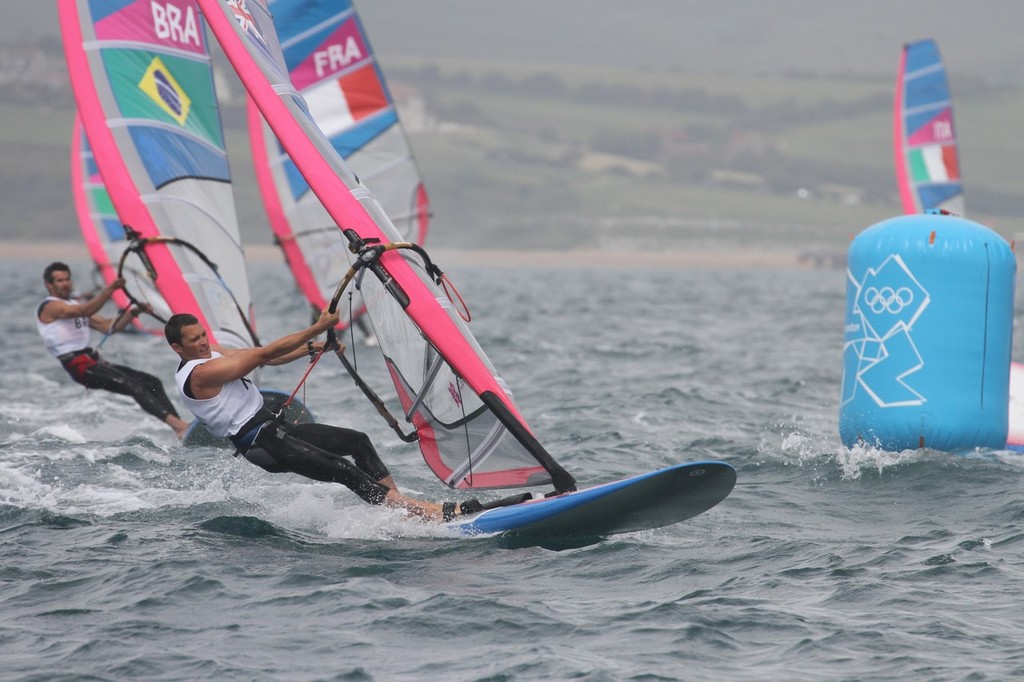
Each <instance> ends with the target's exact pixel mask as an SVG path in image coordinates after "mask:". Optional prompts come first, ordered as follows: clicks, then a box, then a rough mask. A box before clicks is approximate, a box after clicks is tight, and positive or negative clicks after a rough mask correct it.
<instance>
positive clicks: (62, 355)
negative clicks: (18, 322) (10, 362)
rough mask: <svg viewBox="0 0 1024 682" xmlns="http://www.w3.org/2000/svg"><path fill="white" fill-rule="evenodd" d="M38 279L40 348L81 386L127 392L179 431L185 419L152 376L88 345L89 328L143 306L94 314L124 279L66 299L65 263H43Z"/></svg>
mask: <svg viewBox="0 0 1024 682" xmlns="http://www.w3.org/2000/svg"><path fill="white" fill-rule="evenodd" d="M43 283H44V284H46V291H47V292H48V293H49V294H50V295H49V296H47V297H46V298H45V299H43V300H42V301H41V302H40V303H39V306H38V307H37V308H36V328H37V329H38V330H39V335H40V336H42V337H43V344H44V345H45V346H46V350H48V351H50V354H51V355H53V356H54V357H55V358H57V359H58V360H60V363H61V364H62V365H63V366H64V369H65V370H67V373H68V374H69V375H71V378H72V379H74V380H75V381H76V382H78V383H80V384H82V385H83V386H85V387H86V388H100V389H103V390H106V391H112V392H113V393H120V394H121V395H127V396H131V397H132V398H134V399H135V402H137V403H138V404H139V407H141V408H142V409H143V410H145V411H146V412H148V413H149V414H151V415H153V416H154V417H156V418H157V419H159V420H160V421H163V422H165V423H166V424H167V425H168V426H170V427H171V428H172V429H174V433H176V434H177V435H178V437H179V438H180V437H181V436H183V435H184V434H185V431H186V430H187V429H188V424H187V423H186V422H184V421H183V420H182V419H181V418H179V417H178V412H177V411H176V410H175V409H174V405H173V404H172V403H171V401H170V399H169V398H168V397H167V394H166V393H165V392H164V387H163V384H161V383H160V380H159V379H158V378H156V377H155V376H153V375H152V374H146V373H145V372H140V371H139V370H137V369H132V368H131V367H126V366H125V365H112V364H110V363H109V362H107V361H106V360H104V359H103V358H102V357H100V354H99V352H97V351H96V350H93V349H92V348H91V347H90V346H89V338H90V337H91V335H92V333H91V330H92V329H96V330H99V331H103V332H108V333H114V332H119V331H121V330H122V329H124V328H125V327H126V326H128V323H129V322H131V320H132V319H133V318H135V317H138V315H139V313H141V312H144V311H145V310H146V308H145V307H139V306H135V307H133V308H132V309H131V311H130V313H128V314H122V315H120V316H119V317H118V318H117V319H116V320H111V319H108V318H106V317H103V316H102V315H100V314H99V311H100V309H101V308H102V307H103V305H104V304H105V303H106V302H107V300H108V299H109V298H110V296H111V294H113V293H114V292H115V291H117V290H118V289H119V288H121V287H122V286H124V280H123V279H116V280H114V281H113V282H111V283H110V284H108V285H107V286H105V287H103V289H101V290H100V291H99V293H97V294H96V295H95V296H93V297H92V298H91V299H89V300H88V301H85V302H84V303H79V302H76V301H74V300H72V298H71V292H72V291H73V286H72V283H71V268H69V267H68V266H67V265H65V264H64V263H60V262H54V263H50V264H49V265H47V266H46V269H45V270H43Z"/></svg>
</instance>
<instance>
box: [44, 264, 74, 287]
mask: <svg viewBox="0 0 1024 682" xmlns="http://www.w3.org/2000/svg"><path fill="white" fill-rule="evenodd" d="M55 272H66V273H68V274H69V275H70V274H71V268H69V267H68V266H67V263H61V262H60V261H56V260H55V261H53V262H52V263H50V264H49V265H47V266H46V269H45V270H43V281H44V282H46V283H47V284H53V273H55Z"/></svg>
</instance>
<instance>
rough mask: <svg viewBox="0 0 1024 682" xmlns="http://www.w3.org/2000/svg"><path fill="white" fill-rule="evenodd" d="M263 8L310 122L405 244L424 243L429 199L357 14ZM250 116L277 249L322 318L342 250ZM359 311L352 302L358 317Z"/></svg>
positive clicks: (263, 126)
mask: <svg viewBox="0 0 1024 682" xmlns="http://www.w3.org/2000/svg"><path fill="white" fill-rule="evenodd" d="M269 9H270V11H271V12H272V13H273V16H274V26H275V27H276V29H277V34H278V38H279V39H280V41H281V48H282V50H283V54H284V59H285V63H286V64H287V67H288V72H289V76H290V78H291V81H292V83H293V84H294V85H295V88H296V89H297V90H298V92H299V94H300V95H302V97H303V99H305V101H306V104H307V106H308V107H309V112H310V114H311V115H312V116H313V119H314V120H315V121H316V122H317V124H318V125H319V127H320V129H321V130H322V131H323V132H324V134H325V135H326V136H327V138H328V139H329V140H330V141H331V144H332V145H333V146H334V149H335V150H336V151H337V152H338V154H340V155H341V156H342V158H344V159H345V160H346V161H347V162H348V164H349V166H350V167H351V169H352V171H353V172H354V173H355V174H356V176H357V177H358V178H359V179H360V180H361V181H362V182H363V183H364V184H365V185H367V186H368V187H370V188H371V189H372V190H373V193H374V196H376V197H377V199H378V200H379V201H380V203H381V205H382V206H383V207H384V212H385V213H387V215H388V217H389V218H390V219H391V222H392V224H393V225H394V226H395V228H396V229H397V230H398V234H399V235H401V238H402V239H404V240H408V241H414V242H417V243H420V244H422V243H423V240H424V238H425V237H426V233H427V226H428V221H429V206H428V199H427V194H426V191H425V190H424V188H423V182H422V180H421V177H420V173H419V170H418V168H417V166H416V161H415V159H414V158H413V155H412V151H411V149H410V148H409V143H408V140H407V139H406V136H405V133H404V131H403V130H402V127H401V124H400V123H399V120H398V112H397V110H396V108H395V104H394V100H393V98H392V97H391V93H390V92H389V91H388V88H387V85H386V84H385V81H384V75H383V73H382V72H381V69H380V66H379V65H378V64H377V61H376V59H375V58H374V55H373V50H372V49H371V47H370V42H369V40H368V39H367V37H366V32H365V31H364V30H363V26H362V23H361V22H360V21H359V17H358V15H357V14H356V10H355V7H354V6H353V5H352V3H351V2H349V1H348V0H271V1H270V3H269ZM248 114H249V136H250V139H251V146H252V151H253V163H254V165H255V169H256V178H257V180H258V182H259V186H260V191H261V194H262V196H263V200H264V203H265V205H266V210H267V215H268V216H269V218H270V224H271V227H272V228H273V230H274V234H275V236H276V241H277V242H278V244H279V245H280V246H281V248H282V250H283V251H284V254H285V259H286V260H287V262H288V265H289V267H290V268H291V270H292V273H293V274H294V277H295V281H296V283H297V284H298V286H299V288H300V289H301V291H302V292H303V294H304V295H305V297H306V299H307V300H308V301H309V302H310V304H311V305H312V306H313V308H314V309H315V310H318V311H319V310H321V309H323V308H324V306H325V305H326V304H327V302H328V301H329V300H330V299H331V295H332V294H333V293H334V290H335V288H336V287H337V286H338V283H339V282H340V281H341V278H342V276H343V275H344V274H345V270H346V269H347V257H346V254H345V251H346V249H347V247H348V242H347V240H345V239H344V238H343V237H342V236H341V234H340V232H339V231H338V226H337V225H336V224H335V222H334V220H332V219H331V216H330V215H329V214H328V213H327V211H326V209H324V207H323V204H321V203H320V200H319V199H317V197H316V195H315V194H314V193H313V192H312V191H311V190H310V188H309V184H308V183H307V182H306V180H305V178H304V177H303V176H302V174H301V173H300V172H299V170H298V168H297V167H296V165H295V164H294V163H293V162H292V160H291V159H290V158H289V157H288V154H287V152H285V150H284V149H283V148H282V147H281V145H280V143H279V142H278V141H277V138H276V137H275V136H274V134H273V131H271V129H270V126H269V125H267V123H266V121H265V120H264V119H263V116H262V114H260V112H259V109H258V108H257V107H256V105H255V103H253V101H252V100H251V99H250V100H249V101H248ZM361 308H362V305H361V303H357V304H356V305H355V310H354V312H355V313H356V314H358V312H359V311H360V310H361ZM342 312H343V314H344V313H345V312H347V309H346V310H343V311H342Z"/></svg>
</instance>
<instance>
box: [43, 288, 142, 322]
mask: <svg viewBox="0 0 1024 682" xmlns="http://www.w3.org/2000/svg"><path fill="white" fill-rule="evenodd" d="M123 286H124V280H123V279H121V278H118V279H115V280H114V281H113V282H111V283H110V284H108V285H107V286H105V287H103V288H102V289H100V292H99V293H98V294H96V295H95V296H93V297H92V298H91V299H89V300H88V301H86V302H85V303H68V302H67V301H48V302H47V304H46V305H44V306H43V309H42V311H40V313H39V321H40V322H42V323H44V324H49V323H51V322H56V321H57V320H62V319H67V318H69V317H88V318H89V326H90V327H92V328H93V329H101V328H102V326H96V325H102V324H103V321H104V320H106V318H104V317H99V316H96V313H98V312H99V311H100V308H102V307H103V305H104V304H105V303H106V302H107V301H108V300H109V299H110V297H111V295H113V293H114V292H115V291H117V290H118V289H120V288H121V287H123ZM94 316H96V317H99V319H98V320H97V321H96V322H95V323H94V322H93V320H92V318H93V317H94ZM107 324H108V326H109V324H110V323H109V321H107Z"/></svg>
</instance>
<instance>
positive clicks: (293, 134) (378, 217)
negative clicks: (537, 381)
mask: <svg viewBox="0 0 1024 682" xmlns="http://www.w3.org/2000/svg"><path fill="white" fill-rule="evenodd" d="M198 1H199V4H200V6H201V7H202V8H203V12H204V14H205V16H206V19H207V21H208V23H209V26H210V29H211V30H212V32H213V33H214V35H215V36H216V37H217V40H218V41H219V42H220V45H221V47H222V48H223V50H224V52H225V54H226V55H227V57H228V59H229V60H230V61H231V63H232V65H233V66H234V68H235V71H236V72H237V73H238V75H239V77H240V78H241V80H242V82H243V83H244V85H245V87H246V89H247V90H248V92H249V95H250V96H251V97H252V99H253V101H254V102H255V103H256V105H257V106H258V107H259V109H260V111H261V113H262V114H263V117H264V118H265V119H266V120H267V122H268V123H269V124H270V126H271V128H272V129H273V131H274V134H275V135H276V136H277V138H278V139H279V140H280V141H281V144H282V145H283V146H284V148H285V150H286V151H287V152H288V155H289V157H290V158H291V159H292V161H294V162H295V164H296V167H297V169H298V170H299V171H300V172H301V173H302V175H303V177H304V178H305V180H306V182H308V183H309V186H310V188H311V189H312V191H313V192H314V193H315V194H316V195H317V197H319V199H320V201H321V203H323V205H324V208H325V209H326V210H327V213H328V214H329V215H330V216H331V219H332V221H333V222H334V224H335V225H337V226H338V227H339V228H340V229H341V230H342V233H343V234H345V235H346V238H347V239H348V240H349V242H350V244H351V245H352V246H353V247H356V248H357V249H361V248H362V247H364V246H373V245H379V246H393V245H397V244H398V243H400V242H402V241H403V240H402V237H401V235H400V234H399V232H398V230H397V229H396V228H395V226H394V224H393V223H392V221H391V220H390V219H389V218H388V216H387V214H386V213H385V211H384V209H383V208H382V206H381V204H380V202H379V201H378V200H377V198H376V197H375V196H374V195H373V194H372V193H371V192H370V190H369V189H368V188H367V187H366V186H364V185H363V184H362V183H361V182H360V180H359V179H358V178H357V177H356V176H355V175H354V174H353V173H352V171H351V169H350V168H349V167H348V165H347V164H346V163H345V161H344V160H343V159H342V157H341V155H340V154H339V153H338V151H337V150H336V149H335V147H334V145H333V144H332V142H331V140H330V139H328V138H327V136H326V135H324V133H323V132H322V131H321V130H320V128H319V126H318V125H317V123H316V121H315V120H314V118H313V116H312V114H311V112H310V108H309V106H308V105H307V103H306V101H305V100H304V99H303V97H302V95H301V94H299V92H298V91H297V90H296V89H295V87H294V86H293V85H292V83H291V79H290V76H289V73H288V68H287V66H286V63H285V59H284V55H283V53H282V50H281V46H280V44H279V42H278V38H277V35H276V32H275V28H274V24H273V20H272V18H271V15H270V12H269V9H268V7H267V3H266V2H265V1H264V0H198ZM365 254H366V255H368V256H372V255H373V252H372V251H367V252H365ZM367 269H368V270H369V272H367V271H366V270H364V271H363V274H365V275H366V276H365V277H362V278H361V284H360V286H361V292H362V295H363V298H364V301H365V304H366V308H367V314H368V317H369V318H370V320H371V322H372V324H373V328H374V332H375V333H376V335H377V339H378V341H379V343H380V350H381V352H382V353H383V355H384V359H385V361H386V363H387V367H388V370H389V371H390V374H391V377H392V379H393V382H394V385H395V388H396V390H397V393H398V397H399V399H400V401H401V404H402V406H403V409H404V416H405V420H406V422H407V423H409V424H411V425H412V426H413V427H414V429H415V435H416V436H417V440H418V443H419V446H420V450H421V452H422V454H423V457H424V459H425V460H426V462H427V464H428V465H429V466H430V468H431V469H432V470H433V471H434V473H435V474H436V475H437V476H438V477H439V478H441V480H443V481H444V482H445V483H447V484H448V485H449V486H452V487H455V488H501V487H514V486H529V485H546V484H547V483H548V482H552V483H553V484H554V486H555V488H556V490H559V491H565V490H570V489H573V488H574V487H575V485H574V484H575V481H574V480H573V478H572V476H570V475H569V474H568V473H567V472H566V471H565V470H564V469H562V467H561V466H559V465H558V464H557V463H556V462H555V461H554V460H553V459H552V458H551V456H550V454H549V453H547V451H546V450H545V449H544V448H543V446H541V444H540V443H539V442H538V441H537V439H536V438H535V437H534V435H533V433H532V432H531V431H530V429H529V427H528V426H527V425H526V422H525V420H524V419H523V417H522V415H521V414H520V412H519V409H518V407H517V406H516V405H515V403H514V401H513V399H512V394H511V391H510V390H509V388H508V387H507V386H506V385H505V383H504V382H503V381H502V380H501V379H500V378H499V377H498V375H497V373H496V372H495V369H494V367H493V366H492V365H491V363H490V361H489V360H488V359H487V357H486V355H484V353H483V351H482V350H481V348H480V346H479V345H478V344H477V342H476V340H475V339H474V338H473V335H472V334H471V333H470V331H469V329H468V327H467V326H466V324H465V323H464V322H463V320H462V319H461V318H460V316H459V314H458V312H457V311H456V310H455V308H454V306H453V305H452V304H451V303H450V302H449V301H448V299H447V297H446V296H445V293H444V292H443V291H442V290H441V289H440V288H439V287H438V286H437V285H436V283H435V280H434V279H433V278H432V276H431V275H430V274H429V273H428V270H427V268H426V267H425V264H424V261H423V259H421V257H420V255H419V254H418V253H417V252H415V251H413V250H407V249H402V248H393V249H389V250H385V251H383V252H382V253H380V254H379V258H374V259H373V260H372V263H370V264H368V266H367Z"/></svg>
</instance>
